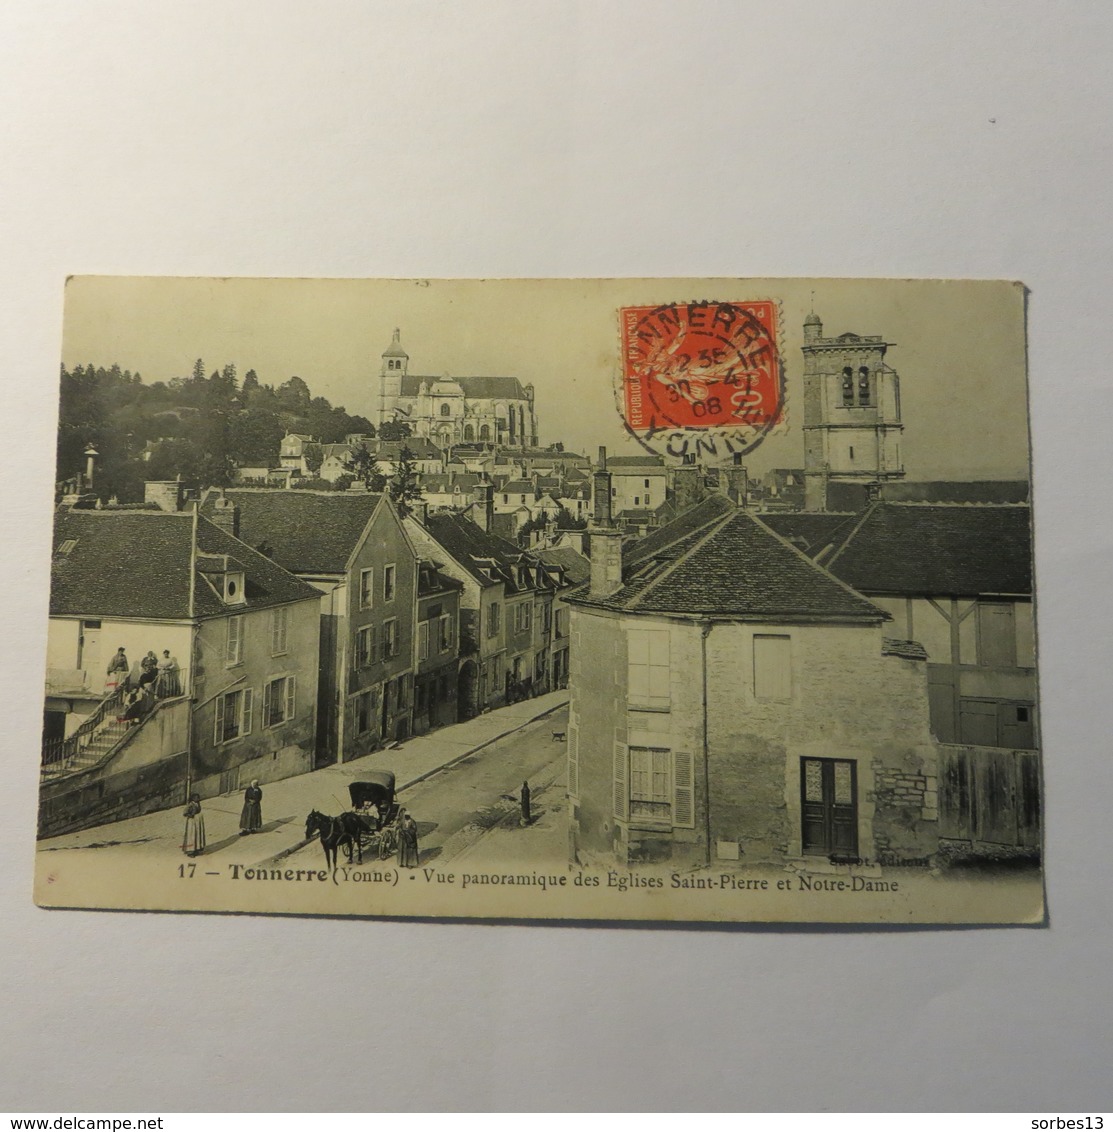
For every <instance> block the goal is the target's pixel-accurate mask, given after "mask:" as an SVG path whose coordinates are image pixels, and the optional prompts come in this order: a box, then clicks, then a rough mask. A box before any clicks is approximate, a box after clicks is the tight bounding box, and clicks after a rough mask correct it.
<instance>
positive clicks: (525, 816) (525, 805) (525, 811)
mask: <svg viewBox="0 0 1113 1132" xmlns="http://www.w3.org/2000/svg"><path fill="white" fill-rule="evenodd" d="M529 823H530V813H529V783H528V782H523V783H522V821H521V824H522V825H529Z"/></svg>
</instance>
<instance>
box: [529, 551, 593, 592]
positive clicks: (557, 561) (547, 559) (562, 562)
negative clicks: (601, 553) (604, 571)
mask: <svg viewBox="0 0 1113 1132" xmlns="http://www.w3.org/2000/svg"><path fill="white" fill-rule="evenodd" d="M537 557H538V558H540V559H541V561H542V562H544V563H545V565H546V566H560V567H561V568H562V569H563V570H564V576H565V577H566V578H567V579H568V581H569V582H571V583H572V585H579V584H580V582H586V581H587V580H588V578H590V577H591V562H590V560H589V559H587V558H585V557H584V556H583V555H582V554H581V553H580V552H579V551H578V550H573V549H572V547H570V546H555V547H552V548H550V549H549V550H539V551H537Z"/></svg>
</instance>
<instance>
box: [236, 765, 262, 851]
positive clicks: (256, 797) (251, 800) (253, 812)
mask: <svg viewBox="0 0 1113 1132" xmlns="http://www.w3.org/2000/svg"><path fill="white" fill-rule="evenodd" d="M262 802H263V791H262V790H260V789H259V780H258V779H257V778H255V779H253V780H252V782H251V785H250V786H249V787H248V788H247V789H246V790H245V791H244V792H243V810H242V811H241V813H240V836H241V837H242V836H243V835H244V834H245V833H254V832H255V831H256V830H258V829H261V828H262V826H263V806H262Z"/></svg>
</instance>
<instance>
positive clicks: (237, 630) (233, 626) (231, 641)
mask: <svg viewBox="0 0 1113 1132" xmlns="http://www.w3.org/2000/svg"><path fill="white" fill-rule="evenodd" d="M227 625H228V628H227V630H226V636H225V638H224V663H225V664H226V665H228V666H229V667H231V666H232V665H233V664H240V663H242V662H243V618H242V617H229V618H228V622H227Z"/></svg>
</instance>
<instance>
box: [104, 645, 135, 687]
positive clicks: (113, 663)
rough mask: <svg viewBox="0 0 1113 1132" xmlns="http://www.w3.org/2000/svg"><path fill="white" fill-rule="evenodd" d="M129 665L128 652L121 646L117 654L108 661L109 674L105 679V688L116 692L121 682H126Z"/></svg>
mask: <svg viewBox="0 0 1113 1132" xmlns="http://www.w3.org/2000/svg"><path fill="white" fill-rule="evenodd" d="M129 667H130V666H129V664H128V657H127V653H125V652H124V650H123V647H122V646H121V647H120V648H118V649H117V650H116V655H115V656H113V658H112V659H111V660H110V661H109V662H108V669H107V672H108V675H107V677H106V678H105V681H104V690H105V691H106V692H114V691H115V690H116V689H117V688H118V687H119V686H120V685H121V684H126V683H127V679H128V668H129Z"/></svg>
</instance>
